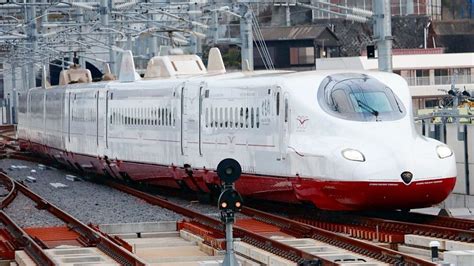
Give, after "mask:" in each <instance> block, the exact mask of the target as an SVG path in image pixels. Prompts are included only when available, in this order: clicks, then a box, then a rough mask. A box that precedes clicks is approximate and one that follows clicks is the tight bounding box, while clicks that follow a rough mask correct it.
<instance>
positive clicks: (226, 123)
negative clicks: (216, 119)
mask: <svg viewBox="0 0 474 266" xmlns="http://www.w3.org/2000/svg"><path fill="white" fill-rule="evenodd" d="M228 109H229V108H227V107H226V108H224V127H225V128H228V127H229V110H228Z"/></svg>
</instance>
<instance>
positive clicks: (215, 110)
mask: <svg viewBox="0 0 474 266" xmlns="http://www.w3.org/2000/svg"><path fill="white" fill-rule="evenodd" d="M214 127H216V128H217V127H219V112H218V110H217V107H216V108H215V109H214Z"/></svg>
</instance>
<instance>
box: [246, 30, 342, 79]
mask: <svg viewBox="0 0 474 266" xmlns="http://www.w3.org/2000/svg"><path fill="white" fill-rule="evenodd" d="M261 30H262V35H263V38H264V40H265V43H266V45H267V47H268V51H269V53H270V56H271V59H272V61H273V63H274V65H275V68H278V69H292V70H308V69H314V68H315V59H316V58H322V57H326V58H330V57H337V56H339V55H340V45H339V39H338V38H337V36H336V35H335V34H334V33H333V32H332V31H331V30H330V29H329V28H328V27H324V26H317V25H308V26H294V27H270V28H262V29H261ZM254 65H255V68H256V69H262V68H264V64H263V61H262V58H261V56H260V54H259V51H258V49H257V47H255V48H254Z"/></svg>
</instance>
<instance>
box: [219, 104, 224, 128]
mask: <svg viewBox="0 0 474 266" xmlns="http://www.w3.org/2000/svg"><path fill="white" fill-rule="evenodd" d="M223 126H224V114H223V110H222V107H221V108H219V127H220V128H222V127H223Z"/></svg>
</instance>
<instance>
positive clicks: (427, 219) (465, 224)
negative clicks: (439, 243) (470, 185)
mask: <svg viewBox="0 0 474 266" xmlns="http://www.w3.org/2000/svg"><path fill="white" fill-rule="evenodd" d="M364 215H367V216H370V217H378V218H382V219H388V220H397V221H402V222H409V223H417V224H428V225H436V226H443V227H448V228H455V229H462V230H470V231H472V230H474V220H469V219H463V218H455V217H447V216H439V215H431V214H423V213H412V212H410V213H405V212H400V211H394V212H374V213H372V212H369V213H367V214H364Z"/></svg>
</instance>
